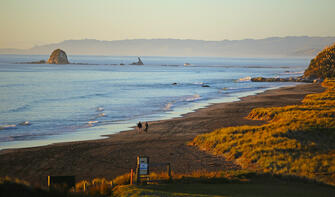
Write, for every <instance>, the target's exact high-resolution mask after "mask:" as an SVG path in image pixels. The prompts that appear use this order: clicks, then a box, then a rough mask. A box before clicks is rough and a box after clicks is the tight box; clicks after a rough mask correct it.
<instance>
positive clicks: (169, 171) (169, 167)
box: [167, 163, 172, 181]
mask: <svg viewBox="0 0 335 197" xmlns="http://www.w3.org/2000/svg"><path fill="white" fill-rule="evenodd" d="M167 168H168V169H167V170H168V176H169V181H171V179H172V178H171V164H170V163H168V165H167Z"/></svg>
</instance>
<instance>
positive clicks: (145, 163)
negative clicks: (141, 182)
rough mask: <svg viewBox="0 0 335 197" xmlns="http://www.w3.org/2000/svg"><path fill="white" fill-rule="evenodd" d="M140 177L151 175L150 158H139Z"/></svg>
mask: <svg viewBox="0 0 335 197" xmlns="http://www.w3.org/2000/svg"><path fill="white" fill-rule="evenodd" d="M137 167H138V172H139V175H149V157H142V156H139V157H137Z"/></svg>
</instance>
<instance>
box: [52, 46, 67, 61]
mask: <svg viewBox="0 0 335 197" xmlns="http://www.w3.org/2000/svg"><path fill="white" fill-rule="evenodd" d="M48 63H49V64H69V61H68V59H67V55H66V53H65V51H63V50H61V49H56V50H54V51H53V52H52V53H51V55H50V57H49V60H48Z"/></svg>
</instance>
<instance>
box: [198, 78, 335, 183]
mask: <svg viewBox="0 0 335 197" xmlns="http://www.w3.org/2000/svg"><path fill="white" fill-rule="evenodd" d="M322 85H323V87H325V88H327V89H326V91H325V92H323V93H319V94H310V95H307V96H306V97H305V98H304V99H303V101H302V104H300V105H292V106H286V107H272V108H257V109H253V110H252V111H251V112H250V114H249V115H248V118H249V119H253V120H267V121H268V123H267V124H264V125H261V126H239V127H229V128H222V129H218V130H215V131H213V132H211V133H208V134H203V135H199V136H197V137H196V138H195V139H194V140H193V142H192V143H191V144H193V145H195V146H198V147H199V148H200V149H203V150H206V151H210V152H212V153H214V154H217V155H223V156H225V157H226V158H228V159H231V160H236V162H237V163H239V164H240V165H241V166H242V167H243V168H247V169H251V168H252V169H256V170H259V171H263V172H269V173H274V174H285V175H294V176H301V177H306V178H309V179H315V180H317V181H320V182H324V183H327V184H331V185H335V143H334V142H335V80H329V79H328V80H325V81H324V82H323V84H322Z"/></svg>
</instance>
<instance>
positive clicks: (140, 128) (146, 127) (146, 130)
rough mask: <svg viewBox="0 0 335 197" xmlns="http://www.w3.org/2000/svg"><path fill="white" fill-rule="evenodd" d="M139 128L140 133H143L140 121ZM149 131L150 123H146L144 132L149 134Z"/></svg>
mask: <svg viewBox="0 0 335 197" xmlns="http://www.w3.org/2000/svg"><path fill="white" fill-rule="evenodd" d="M137 128H138V132H139V133H141V132H142V123H141V121H139V122H138V123H137ZM148 129H149V124H148V122H145V127H144V132H148Z"/></svg>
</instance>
